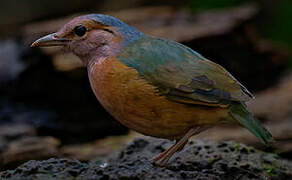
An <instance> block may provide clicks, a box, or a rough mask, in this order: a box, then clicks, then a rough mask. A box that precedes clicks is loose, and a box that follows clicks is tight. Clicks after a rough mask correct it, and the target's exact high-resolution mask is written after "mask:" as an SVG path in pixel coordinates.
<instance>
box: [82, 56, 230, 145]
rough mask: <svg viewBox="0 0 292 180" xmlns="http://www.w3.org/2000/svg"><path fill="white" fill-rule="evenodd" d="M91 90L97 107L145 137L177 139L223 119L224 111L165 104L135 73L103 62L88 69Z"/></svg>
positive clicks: (116, 63)
mask: <svg viewBox="0 0 292 180" xmlns="http://www.w3.org/2000/svg"><path fill="white" fill-rule="evenodd" d="M88 75H89V79H90V83H91V86H92V89H93V91H94V93H95V95H96V97H97V99H98V100H99V101H100V103H101V104H102V105H103V106H104V107H105V108H106V110H107V111H108V112H109V113H111V114H112V115H113V116H114V117H115V118H116V119H117V120H119V121H120V122H121V123H122V124H124V125H125V126H127V127H129V128H130V129H133V130H135V131H138V132H140V133H142V134H145V135H150V136H155V137H161V138H169V139H174V138H179V137H181V136H183V135H184V134H185V133H186V131H188V130H189V129H190V128H191V127H194V126H201V125H213V124H216V123H217V122H218V121H220V120H223V119H226V118H227V117H228V113H227V110H226V109H223V108H215V107H204V106H193V105H192V106H190V105H186V104H181V103H177V102H174V101H170V100H168V99H167V98H166V97H165V96H163V95H160V94H159V92H158V90H157V89H156V87H154V86H152V85H150V84H149V83H148V82H147V81H146V80H144V79H142V78H141V77H139V75H138V72H137V71H136V70H135V69H132V68H129V67H127V66H125V65H124V64H122V63H121V62H119V61H118V60H116V59H114V58H112V59H106V60H104V61H99V62H93V63H91V64H90V65H89V66H88Z"/></svg>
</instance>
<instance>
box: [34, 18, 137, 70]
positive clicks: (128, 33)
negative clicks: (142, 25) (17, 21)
mask: <svg viewBox="0 0 292 180" xmlns="http://www.w3.org/2000/svg"><path fill="white" fill-rule="evenodd" d="M140 36H142V33H141V32H139V31H138V30H136V29H135V28H134V27H131V26H129V25H127V24H125V23H123V22H122V21H120V20H118V19H117V18H114V17H112V16H108V15H103V14H90V15H85V16H79V17H76V18H74V19H72V20H71V21H70V22H68V23H67V24H65V25H64V26H63V27H62V28H61V29H60V30H59V31H58V32H55V33H52V34H49V35H47V36H44V37H42V38H40V39H38V40H36V41H35V42H34V43H33V44H32V45H31V46H32V47H37V46H39V47H44V46H64V47H65V48H67V49H69V50H70V51H72V52H73V53H74V54H76V55H77V56H79V57H80V58H81V60H82V61H83V62H84V63H85V64H88V62H89V61H91V60H92V59H93V58H106V57H109V56H113V55H114V54H115V53H117V52H118V51H120V49H121V48H123V47H125V46H127V45H128V44H129V43H131V42H133V41H135V40H136V39H138V38H139V37H140Z"/></svg>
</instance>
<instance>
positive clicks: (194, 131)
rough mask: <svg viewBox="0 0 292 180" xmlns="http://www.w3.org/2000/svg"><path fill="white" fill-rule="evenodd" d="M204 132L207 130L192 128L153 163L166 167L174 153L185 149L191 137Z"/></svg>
mask: <svg viewBox="0 0 292 180" xmlns="http://www.w3.org/2000/svg"><path fill="white" fill-rule="evenodd" d="M203 130H205V128H202V127H196V128H191V129H190V130H189V131H188V132H187V133H186V134H185V135H184V136H183V137H182V138H181V139H180V140H179V141H177V142H176V143H175V144H174V145H172V146H171V147H170V148H168V149H167V150H165V151H164V152H162V153H161V154H159V155H158V156H157V157H155V158H154V159H153V160H152V162H153V163H155V164H156V165H159V166H164V165H165V164H166V163H167V161H168V160H169V159H170V158H171V157H172V156H173V154H174V153H176V152H177V151H180V150H182V149H183V148H184V146H185V145H186V143H187V142H188V139H189V138H190V137H191V136H193V135H195V134H198V133H200V132H201V131H203Z"/></svg>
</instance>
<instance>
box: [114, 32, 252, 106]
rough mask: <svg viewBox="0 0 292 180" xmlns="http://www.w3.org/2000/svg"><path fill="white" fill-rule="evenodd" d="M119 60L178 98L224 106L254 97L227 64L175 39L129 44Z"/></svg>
mask: <svg viewBox="0 0 292 180" xmlns="http://www.w3.org/2000/svg"><path fill="white" fill-rule="evenodd" d="M117 59H119V60H120V61H121V62H122V63H124V64H125V65H127V66H129V67H131V68H134V69H136V70H137V71H138V73H139V75H140V76H141V77H143V78H144V79H146V80H147V81H148V82H149V83H151V84H153V85H154V86H156V87H157V88H158V89H159V90H160V92H161V94H163V95H165V96H167V97H168V98H169V99H172V100H174V101H178V102H182V103H188V104H204V105H210V106H214V105H215V106H217V105H219V106H221V105H224V104H229V102H231V101H242V102H244V101H248V100H249V99H251V98H253V96H252V94H251V93H250V92H249V91H248V90H247V89H246V88H245V87H244V86H243V85H241V84H240V83H239V82H238V81H237V80H236V79H235V78H234V77H233V76H232V75H231V74H230V73H228V72H227V71H226V70H225V69H224V68H223V67H221V66H220V65H218V64H216V63H213V62H212V61H209V60H207V59H206V58H204V57H203V56H201V55H200V54H198V53H197V52H195V51H193V50H192V49H190V48H188V47H186V46H184V45H182V44H180V43H177V42H174V41H170V40H166V39H160V38H155V37H151V36H146V37H143V38H141V39H139V40H137V41H135V42H134V43H132V44H130V45H128V46H127V47H125V48H124V49H123V51H121V52H120V53H119V55H118V56H117Z"/></svg>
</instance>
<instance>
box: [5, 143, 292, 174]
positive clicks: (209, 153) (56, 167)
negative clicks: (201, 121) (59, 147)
mask: <svg viewBox="0 0 292 180" xmlns="http://www.w3.org/2000/svg"><path fill="white" fill-rule="evenodd" d="M169 145H170V143H169V142H168V141H166V140H157V139H152V138H139V139H136V140H134V141H133V142H132V143H130V144H129V145H128V146H127V147H126V148H125V149H124V150H122V151H121V152H119V153H118V154H117V155H115V156H114V157H111V158H110V159H108V160H92V161H91V162H90V163H81V162H80V161H77V160H69V159H49V160H44V161H35V160H32V161H29V162H27V163H25V164H23V165H21V166H19V167H18V168H16V169H15V170H7V171H2V172H0V178H1V179H6V180H17V179H19V180H20V179H21V180H41V179H66V180H71V179H72V180H73V179H74V180H81V179H82V180H93V179H106V180H110V179H111V180H113V179H124V180H140V179H159V180H164V179H165V180H166V179H167V180H174V179H208V180H211V179H240V180H244V179H249V180H251V179H263V180H266V179H275V180H276V179H277V180H281V179H290V178H292V173H291V169H292V163H291V162H288V161H285V160H282V159H281V158H279V157H278V156H277V155H275V154H272V153H265V152H261V151H258V150H256V149H254V148H252V147H248V146H245V145H242V144H238V143H235V142H220V143H216V142H212V141H191V142H190V143H189V144H188V146H187V147H186V148H185V149H184V150H183V151H182V152H180V153H177V154H176V155H175V156H174V157H173V158H172V159H171V160H170V162H169V163H168V164H167V166H166V167H157V166H154V165H152V163H151V162H150V159H151V158H152V157H153V156H155V155H157V154H158V153H160V152H162V151H163V150H164V149H165V148H166V147H168V146H169Z"/></svg>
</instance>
